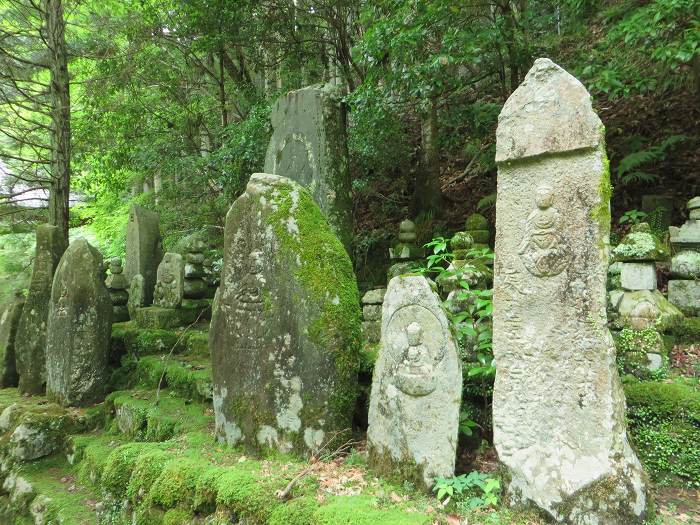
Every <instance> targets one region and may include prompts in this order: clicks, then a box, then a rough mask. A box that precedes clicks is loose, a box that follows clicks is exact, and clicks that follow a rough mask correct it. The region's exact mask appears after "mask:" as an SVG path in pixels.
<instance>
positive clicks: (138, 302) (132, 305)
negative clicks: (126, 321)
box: [127, 273, 146, 320]
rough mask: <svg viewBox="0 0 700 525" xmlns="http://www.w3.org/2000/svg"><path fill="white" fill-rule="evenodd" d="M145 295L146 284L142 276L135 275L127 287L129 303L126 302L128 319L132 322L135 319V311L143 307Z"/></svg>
mask: <svg viewBox="0 0 700 525" xmlns="http://www.w3.org/2000/svg"><path fill="white" fill-rule="evenodd" d="M145 295H146V283H145V281H144V279H143V275H141V274H140V273H137V274H136V275H134V277H133V278H132V279H131V285H130V286H129V301H128V302H127V308H128V309H129V318H131V319H132V320H133V319H134V318H135V317H136V309H137V308H142V307H143V306H144V303H145V301H146V299H145Z"/></svg>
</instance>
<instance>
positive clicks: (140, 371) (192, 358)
mask: <svg viewBox="0 0 700 525" xmlns="http://www.w3.org/2000/svg"><path fill="white" fill-rule="evenodd" d="M136 377H137V380H138V382H139V384H141V385H143V386H146V387H148V388H158V385H160V386H161V388H165V387H167V388H168V389H169V390H170V391H171V392H175V393H176V394H177V395H179V396H180V397H183V398H185V399H191V400H193V401H199V402H206V401H211V400H212V376H211V361H210V360H209V359H208V358H205V357H201V356H199V355H189V354H188V355H172V356H167V355H166V356H146V357H142V358H141V359H139V360H138V362H137V363H136Z"/></svg>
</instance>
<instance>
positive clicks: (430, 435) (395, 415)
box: [367, 275, 462, 488]
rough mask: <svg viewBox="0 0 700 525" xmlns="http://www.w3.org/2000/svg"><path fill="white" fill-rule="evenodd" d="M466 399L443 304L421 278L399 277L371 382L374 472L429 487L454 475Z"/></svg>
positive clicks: (392, 286)
mask: <svg viewBox="0 0 700 525" xmlns="http://www.w3.org/2000/svg"><path fill="white" fill-rule="evenodd" d="M461 400H462V368H461V363H460V360H459V356H458V353H457V346H456V344H455V340H454V337H453V336H452V333H451V331H450V325H449V322H448V320H447V316H446V315H445V312H444V310H443V309H442V306H441V303H440V298H439V297H438V296H437V294H436V293H435V292H433V290H432V288H431V286H430V284H429V282H428V280H427V279H426V278H425V277H423V276H419V275H413V276H399V277H394V278H393V279H392V280H391V281H390V282H389V287H388V289H387V293H386V296H385V298H384V306H383V309H382V340H381V347H380V350H379V357H378V358H377V362H376V364H375V367H374V377H373V380H372V393H371V396H370V405H369V428H368V430H367V447H368V450H369V460H370V466H372V468H374V469H376V470H377V471H378V472H380V473H382V474H385V475H389V476H392V475H393V476H397V477H403V479H411V480H413V481H415V482H416V483H418V484H419V485H420V486H423V487H428V488H429V487H432V485H433V483H434V478H435V477H451V476H453V475H454V467H455V455H456V451H457V431H458V426H459V407H460V403H461Z"/></svg>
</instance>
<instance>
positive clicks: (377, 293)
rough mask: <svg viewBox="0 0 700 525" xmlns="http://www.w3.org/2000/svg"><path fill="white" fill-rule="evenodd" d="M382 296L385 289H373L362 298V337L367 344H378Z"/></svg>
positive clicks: (380, 327)
mask: <svg viewBox="0 0 700 525" xmlns="http://www.w3.org/2000/svg"><path fill="white" fill-rule="evenodd" d="M384 294H386V288H375V289H373V290H369V291H368V292H366V293H365V294H364V295H363V296H362V335H363V337H364V340H365V342H367V343H369V344H376V343H378V342H379V339H380V337H381V332H382V303H383V302H384Z"/></svg>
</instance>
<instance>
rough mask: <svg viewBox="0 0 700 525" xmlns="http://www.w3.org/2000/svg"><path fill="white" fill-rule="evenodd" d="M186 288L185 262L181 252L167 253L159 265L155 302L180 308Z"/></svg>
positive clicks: (166, 306) (159, 304)
mask: <svg viewBox="0 0 700 525" xmlns="http://www.w3.org/2000/svg"><path fill="white" fill-rule="evenodd" d="M184 289H185V263H184V261H183V259H182V255H180V254H179V253H170V252H168V253H166V254H165V255H164V256H163V260H162V261H161V262H160V264H159V265H158V274H157V278H156V287H155V290H154V291H153V304H154V305H155V306H160V307H161V308H180V306H182V298H183V295H184Z"/></svg>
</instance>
